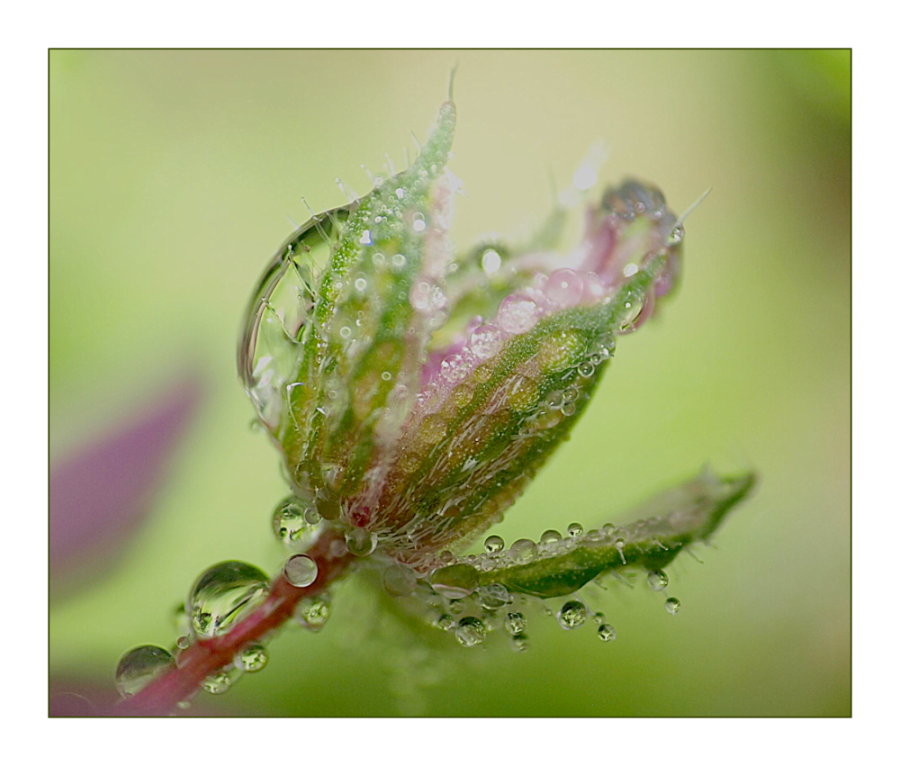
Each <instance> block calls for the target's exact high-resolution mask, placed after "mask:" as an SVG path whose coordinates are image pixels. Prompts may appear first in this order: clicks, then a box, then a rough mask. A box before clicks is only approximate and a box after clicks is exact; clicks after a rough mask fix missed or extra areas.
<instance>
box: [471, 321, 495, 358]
mask: <svg viewBox="0 0 900 766" xmlns="http://www.w3.org/2000/svg"><path fill="white" fill-rule="evenodd" d="M502 345H503V333H502V332H500V330H499V329H498V328H497V327H494V325H490V324H486V325H482V326H481V327H479V328H477V329H476V330H474V331H473V332H472V334H471V335H470V336H469V343H468V346H469V350H470V351H471V352H472V353H473V354H474V355H475V356H476V357H477V358H478V359H490V358H491V357H492V356H494V355H495V354H496V353H497V352H498V351H499V350H500V347H501V346H502Z"/></svg>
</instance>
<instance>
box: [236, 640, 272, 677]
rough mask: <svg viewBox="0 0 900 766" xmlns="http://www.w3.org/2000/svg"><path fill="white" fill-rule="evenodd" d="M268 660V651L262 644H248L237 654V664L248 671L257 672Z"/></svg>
mask: <svg viewBox="0 0 900 766" xmlns="http://www.w3.org/2000/svg"><path fill="white" fill-rule="evenodd" d="M268 662H269V653H268V652H267V651H266V647H264V646H263V645H262V644H250V646H246V647H244V648H243V649H242V650H241V653H240V654H239V655H238V664H239V665H240V666H241V668H242V669H243V670H245V671H246V672H248V673H257V672H259V671H260V670H262V669H263V668H264V667H265V666H266V664H267V663H268Z"/></svg>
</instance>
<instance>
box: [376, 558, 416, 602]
mask: <svg viewBox="0 0 900 766" xmlns="http://www.w3.org/2000/svg"><path fill="white" fill-rule="evenodd" d="M381 581H382V583H383V585H384V589H385V590H386V591H387V592H388V593H390V594H391V595H392V596H409V595H410V594H411V593H412V592H413V590H415V587H416V574H415V572H413V571H412V569H410V568H409V567H406V566H403V565H402V564H391V565H390V566H389V567H387V568H386V569H385V570H384V574H383V575H382V578H381Z"/></svg>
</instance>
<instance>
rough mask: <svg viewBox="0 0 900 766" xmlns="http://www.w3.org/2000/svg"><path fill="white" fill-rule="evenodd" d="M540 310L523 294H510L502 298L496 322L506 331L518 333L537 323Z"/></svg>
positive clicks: (526, 330)
mask: <svg viewBox="0 0 900 766" xmlns="http://www.w3.org/2000/svg"><path fill="white" fill-rule="evenodd" d="M539 314H540V310H539V309H538V305H537V304H536V303H535V302H534V301H533V300H531V298H526V297H524V296H518V295H510V296H507V297H506V298H504V299H503V303H501V304H500V308H499V309H498V311H497V324H498V325H500V328H501V329H502V330H505V331H506V332H509V333H513V334H519V333H523V332H528V330H530V329H531V328H532V327H534V326H535V325H536V324H537V321H538V318H539Z"/></svg>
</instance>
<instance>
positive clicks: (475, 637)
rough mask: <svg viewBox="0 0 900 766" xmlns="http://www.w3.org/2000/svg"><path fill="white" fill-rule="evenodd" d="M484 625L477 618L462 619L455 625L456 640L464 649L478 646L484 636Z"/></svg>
mask: <svg viewBox="0 0 900 766" xmlns="http://www.w3.org/2000/svg"><path fill="white" fill-rule="evenodd" d="M486 632H487V631H486V630H485V627H484V623H483V622H482V621H481V620H479V619H478V618H477V617H463V618H462V619H461V620H460V621H459V622H458V623H457V624H456V631H455V633H456V640H457V641H459V643H460V644H462V645H463V646H466V647H473V646H478V645H479V644H480V643H482V642H483V641H484V637H485V634H486Z"/></svg>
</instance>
